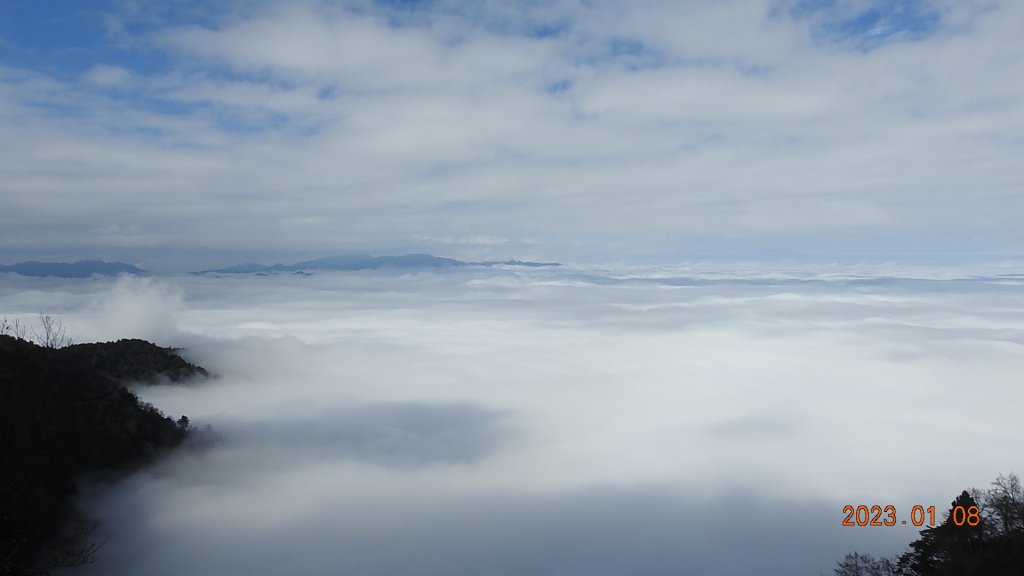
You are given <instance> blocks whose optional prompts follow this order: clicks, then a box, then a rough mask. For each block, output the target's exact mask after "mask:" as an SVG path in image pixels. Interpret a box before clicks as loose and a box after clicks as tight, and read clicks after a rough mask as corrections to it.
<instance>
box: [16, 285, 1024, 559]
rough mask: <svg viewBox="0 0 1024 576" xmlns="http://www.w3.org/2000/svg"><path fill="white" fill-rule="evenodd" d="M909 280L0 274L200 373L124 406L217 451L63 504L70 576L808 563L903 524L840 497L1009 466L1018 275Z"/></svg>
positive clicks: (882, 542) (36, 304)
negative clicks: (859, 523)
mask: <svg viewBox="0 0 1024 576" xmlns="http://www.w3.org/2000/svg"><path fill="white" fill-rule="evenodd" d="M918 272H920V273H918V274H915V276H916V279H909V278H902V279H900V278H892V277H870V276H858V277H854V276H851V275H849V274H847V275H845V276H843V275H841V274H839V273H837V271H836V270H825V271H820V270H819V271H807V270H805V271H796V272H790V273H787V274H781V273H776V272H771V271H769V272H762V273H758V274H746V273H744V274H722V275H719V274H710V273H706V272H704V273H702V272H700V271H694V270H687V269H676V270H662V271H657V272H656V273H652V271H647V272H646V273H643V274H639V273H629V272H628V271H623V270H615V271H609V270H589V271H583V270H578V269H577V270H571V269H557V270H493V269H492V270H471V271H467V270H463V271H457V272H450V273H419V274H398V273H379V272H378V273H329V274H317V275H314V276H312V277H299V276H292V275H282V276H274V277H221V278H214V277H175V278H163V279H142V280H139V279H120V280H116V281H115V280H89V281H41V280H34V279H24V278H16V277H8V278H3V279H0V281H2V282H3V286H4V290H3V292H2V293H0V313H5V314H7V315H8V317H12V318H13V317H17V318H19V319H21V320H22V321H23V322H32V321H33V316H34V315H35V312H36V311H37V310H45V311H48V312H51V313H53V314H54V315H55V316H58V317H60V318H61V319H62V320H63V321H64V324H65V325H66V326H67V328H68V331H69V333H70V334H71V335H72V336H73V337H74V338H75V339H76V340H77V341H90V340H109V339H117V338H122V337H143V338H148V339H152V340H154V341H155V342H157V343H159V344H161V345H165V346H183V347H185V348H186V356H187V357H188V358H189V359H191V360H193V361H194V362H197V363H199V364H201V365H203V366H205V367H206V368H208V369H210V370H211V371H212V372H215V373H216V374H218V375H219V377H218V378H216V379H213V380H210V381H206V382H202V383H199V384H195V385H190V386H160V387H150V388H144V389H142V391H141V395H142V396H143V398H144V399H145V400H147V401H149V402H151V403H153V404H154V405H156V406H157V407H158V408H160V409H161V410H163V411H164V412H165V413H167V414H169V415H170V416H172V417H174V418H177V417H178V416H179V415H181V414H187V415H188V416H189V417H190V418H191V420H192V422H193V424H194V425H195V426H197V427H200V428H201V427H204V426H205V425H207V424H209V425H210V426H212V428H213V430H214V431H215V432H216V436H217V438H218V440H217V441H216V442H215V443H214V444H213V445H211V446H208V447H206V448H201V449H200V448H196V449H191V450H188V449H187V450H181V451H178V452H177V453H175V454H174V455H173V456H171V457H170V458H168V459H166V460H165V461H163V462H162V463H160V464H157V465H155V466H152V467H150V468H147V469H146V470H144V471H141V472H138V473H136V474H134V475H132V476H131V477H129V478H127V479H126V480H123V481H121V482H119V483H117V484H116V485H113V486H98V487H97V486H93V487H87V488H86V494H88V495H89V496H90V498H91V501H90V503H89V504H88V506H87V509H88V511H89V513H90V514H91V515H92V516H93V517H94V518H95V519H96V520H98V521H99V522H100V527H99V529H98V531H97V538H98V539H102V540H104V541H105V545H104V546H103V548H102V550H101V552H100V555H99V558H98V561H97V562H96V563H95V564H92V565H89V566H85V567H81V568H77V569H75V570H73V571H71V572H73V573H74V574H80V575H83V576H86V575H90V574H114V573H119V574H146V575H150V576H156V575H175V576H177V575H180V574H246V575H259V574H267V575H275V576H276V575H280V574H302V575H317V574H324V575H328V574H329V575H338V574H342V575H358V574H367V575H374V576H392V575H406V574H408V575H417V576H425V575H438V576H441V575H444V576H453V575H455V576H457V575H555V574H557V575H581V576H582V575H587V576H594V575H626V574H631V575H632V574H644V575H655V574H666V575H668V574H672V575H678V574H715V575H717V574H722V575H748V574H769V575H775V574H778V575H783V574H785V575H789V574H793V575H799V574H803V575H816V574H818V573H831V568H832V567H833V566H834V563H835V561H836V560H838V559H840V558H841V557H842V556H843V555H844V554H845V553H846V552H852V551H855V550H857V551H861V552H869V553H873V554H875V555H882V554H885V555H888V554H893V553H897V552H902V551H903V550H904V549H905V546H906V544H907V543H908V542H909V541H910V540H912V539H913V538H914V537H915V536H916V529H912V528H911V527H909V526H906V527H894V528H872V527H865V528H849V527H847V528H844V527H841V526H840V521H841V519H842V514H841V510H842V508H843V506H844V505H847V504H850V505H858V504H867V505H871V504H879V505H883V506H884V505H889V504H891V505H894V506H896V507H897V509H898V511H899V515H900V518H901V519H903V518H909V513H910V508H911V507H912V506H914V505H923V506H932V505H934V506H936V508H937V509H938V510H939V511H940V512H943V511H945V510H946V509H947V508H948V505H949V502H950V500H951V499H952V498H953V497H954V496H956V494H958V493H959V491H960V490H962V489H964V488H967V487H970V486H978V487H984V486H986V485H987V483H988V482H990V481H991V480H992V479H994V478H995V476H996V475H997V474H999V473H1000V472H1010V471H1015V470H1016V471H1018V472H1019V471H1020V466H1019V464H1020V457H1021V456H1020V453H1019V450H1017V449H1016V448H1015V446H1017V445H1018V444H1019V439H1020V438H1021V433H1022V432H1024V419H1022V418H1021V415H1020V406H1022V405H1024V387H1022V386H1021V385H1020V382H1021V374H1022V368H1024V347H1022V345H1021V344H1022V343H1024V293H1022V291H1021V288H1022V286H1024V281H1022V280H1021V279H1020V277H1016V278H1015V277H1012V276H997V275H995V274H992V275H986V276H984V277H977V278H971V277H969V275H958V274H952V275H951V276H950V275H949V274H942V275H936V274H935V273H932V272H929V271H926V270H925V271H918ZM874 273H875V274H878V272H877V271H875V272H874ZM8 276H10V275H8ZM773 278H774V280H773ZM71 572H69V573H71Z"/></svg>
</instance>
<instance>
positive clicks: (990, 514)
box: [984, 474, 1024, 536]
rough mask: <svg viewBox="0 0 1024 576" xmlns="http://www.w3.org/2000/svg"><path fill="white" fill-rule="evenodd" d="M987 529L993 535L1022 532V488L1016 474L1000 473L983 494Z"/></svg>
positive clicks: (1023, 525) (1023, 514)
mask: <svg viewBox="0 0 1024 576" xmlns="http://www.w3.org/2000/svg"><path fill="white" fill-rule="evenodd" d="M984 508H985V511H986V518H987V520H988V526H989V529H990V530H991V531H992V534H993V535H995V536H1009V535H1012V534H1014V533H1018V532H1024V490H1022V489H1021V485H1020V478H1018V477H1017V475H1016V474H1010V475H1008V476H1003V475H1002V474H1000V475H999V476H998V477H997V478H996V479H995V480H994V481H993V482H992V488H990V489H989V490H988V491H987V492H985V494H984Z"/></svg>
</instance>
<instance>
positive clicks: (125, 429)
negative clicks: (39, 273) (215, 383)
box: [0, 335, 206, 576]
mask: <svg viewBox="0 0 1024 576" xmlns="http://www.w3.org/2000/svg"><path fill="white" fill-rule="evenodd" d="M203 375H206V371H205V370H203V369H202V368H200V367H198V366H194V365H192V364H189V363H188V362H186V361H185V360H183V359H182V358H181V357H180V356H178V355H177V354H176V353H175V351H174V350H171V349H166V348H160V347H158V346H155V345H153V344H150V343H149V342H145V341H142V340H121V341H118V342H109V343H105V344H79V345H76V346H70V347H67V348H61V349H52V348H43V347H41V346H37V345H36V344H33V343H31V342H28V341H25V340H21V339H18V338H14V337H11V336H6V335H0V575H4V576H9V575H15V574H18V575H20V574H37V573H39V572H38V568H39V566H40V564H43V565H45V564H46V563H47V561H46V560H44V559H43V558H42V556H43V555H44V551H48V550H52V549H53V548H52V545H53V544H54V543H55V539H56V538H57V537H58V536H59V535H60V534H61V531H62V528H63V527H64V526H65V525H66V524H67V523H68V521H69V520H71V519H72V518H73V517H74V505H73V504H74V495H75V479H76V478H78V477H79V476H81V475H82V474H84V473H88V472H96V471H102V470H125V469H128V468H129V467H131V466H133V465H137V464H140V463H143V462H146V461H148V460H150V459H152V458H153V457H155V456H156V455H158V454H160V453H161V452H163V451H164V450H166V449H169V448H171V447H174V446H177V445H178V444H180V443H181V442H182V441H183V439H184V438H185V436H186V434H187V433H188V420H187V418H184V417H182V419H181V420H179V421H178V422H175V421H174V420H172V419H170V418H168V417H167V416H165V415H163V414H162V413H160V412H159V411H158V410H157V409H156V408H154V407H152V406H150V405H148V404H146V403H144V402H141V401H140V400H139V398H138V397H137V396H136V395H135V394H134V393H133V392H132V391H131V390H129V389H128V388H126V387H125V386H124V383H125V382H127V381H136V380H160V379H166V380H172V381H180V380H182V379H184V378H190V377H194V376H203ZM63 552H65V553H67V552H68V551H67V550H64V551H63ZM47 556H48V555H47ZM73 556H74V555H73V554H72V557H73Z"/></svg>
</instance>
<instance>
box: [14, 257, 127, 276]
mask: <svg viewBox="0 0 1024 576" xmlns="http://www.w3.org/2000/svg"><path fill="white" fill-rule="evenodd" d="M3 272H12V273H14V274H18V275H21V276H35V277H40V278H41V277H46V276H56V277H58V278H88V277H90V276H94V275H97V276H117V275H120V274H133V275H142V274H146V273H147V272H146V271H145V270H143V269H141V268H137V267H135V266H133V265H131V264H127V263H125V262H105V261H103V260H78V261H77V262H40V261H37V260H26V261H24V262H16V263H14V264H0V273H3Z"/></svg>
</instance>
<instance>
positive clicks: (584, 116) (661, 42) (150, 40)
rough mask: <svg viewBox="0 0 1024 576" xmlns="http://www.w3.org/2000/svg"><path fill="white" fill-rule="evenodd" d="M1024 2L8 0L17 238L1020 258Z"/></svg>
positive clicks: (0, 13) (582, 253)
mask: <svg viewBox="0 0 1024 576" xmlns="http://www.w3.org/2000/svg"><path fill="white" fill-rule="evenodd" d="M1022 28H1024V6H1022V5H1021V3H1019V2H1013V1H998V0H994V1H981V0H956V1H952V0H950V1H943V0H934V1H925V0H919V1H914V0H901V1H874V0H804V1H801V0H724V1H714V2H711V1H698V0H695V1H686V2H660V1H654V0H651V1H646V0H640V1H636V2H628V3H627V2H610V1H596V0H595V1H590V2H582V1H580V2H576V1H554V2H448V1H443V0H439V1H423V2H416V1H398V0H395V1H381V2H368V1H354V2H324V1H315V0H310V1H298V2H293V1H290V2H274V1H244V0H239V1H234V2H201V1H197V2H186V1H178V2H162V1H150V0H124V1H99V0H96V1H85V2H74V3H68V2H57V1H52V0H39V1H32V2H29V1H23V0H3V1H2V2H0V245H2V252H0V260H2V261H3V263H12V262H15V261H19V260H25V259H42V260H75V259H79V258H99V259H108V260H115V259H117V260H123V261H128V262H130V263H133V264H136V265H139V266H141V267H143V268H146V269H151V270H179V271H181V270H195V269H204V268H209V267H212V266H218V265H227V264H233V263H236V262H238V261H242V260H256V261H260V262H266V263H272V262H275V261H296V260H302V259H308V258H312V257H320V256H327V255H332V254H338V253H349V252H366V253H373V254H401V253H406V252H429V253H434V254H440V255H444V256H451V257H456V258H464V259H486V258H509V257H516V258H525V259H537V260H555V261H563V262H580V263H594V262H642V263H654V262H682V261H688V260H707V259H752V260H765V259H783V260H794V261H819V262H822V261H823V262H861V261H884V262H939V263H950V262H989V261H1008V260H1009V261H1014V260H1017V259H1019V258H1020V256H1021V246H1022V240H1024V238H1022V228H1021V227H1020V226H1019V216H1020V214H1022V213H1024V206H1022V202H1024V200H1022V198H1024V195H1022V194H1021V181H1022V178H1021V175H1022V170H1024V169H1022V168H1021V163H1020V161H1019V159H1020V158H1021V157H1024V142H1022V139H1021V136H1020V135H1021V134H1024V66H1022V65H1021V64H1022V51H1024V43H1022V42H1020V38H1021V37H1024V30H1022Z"/></svg>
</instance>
